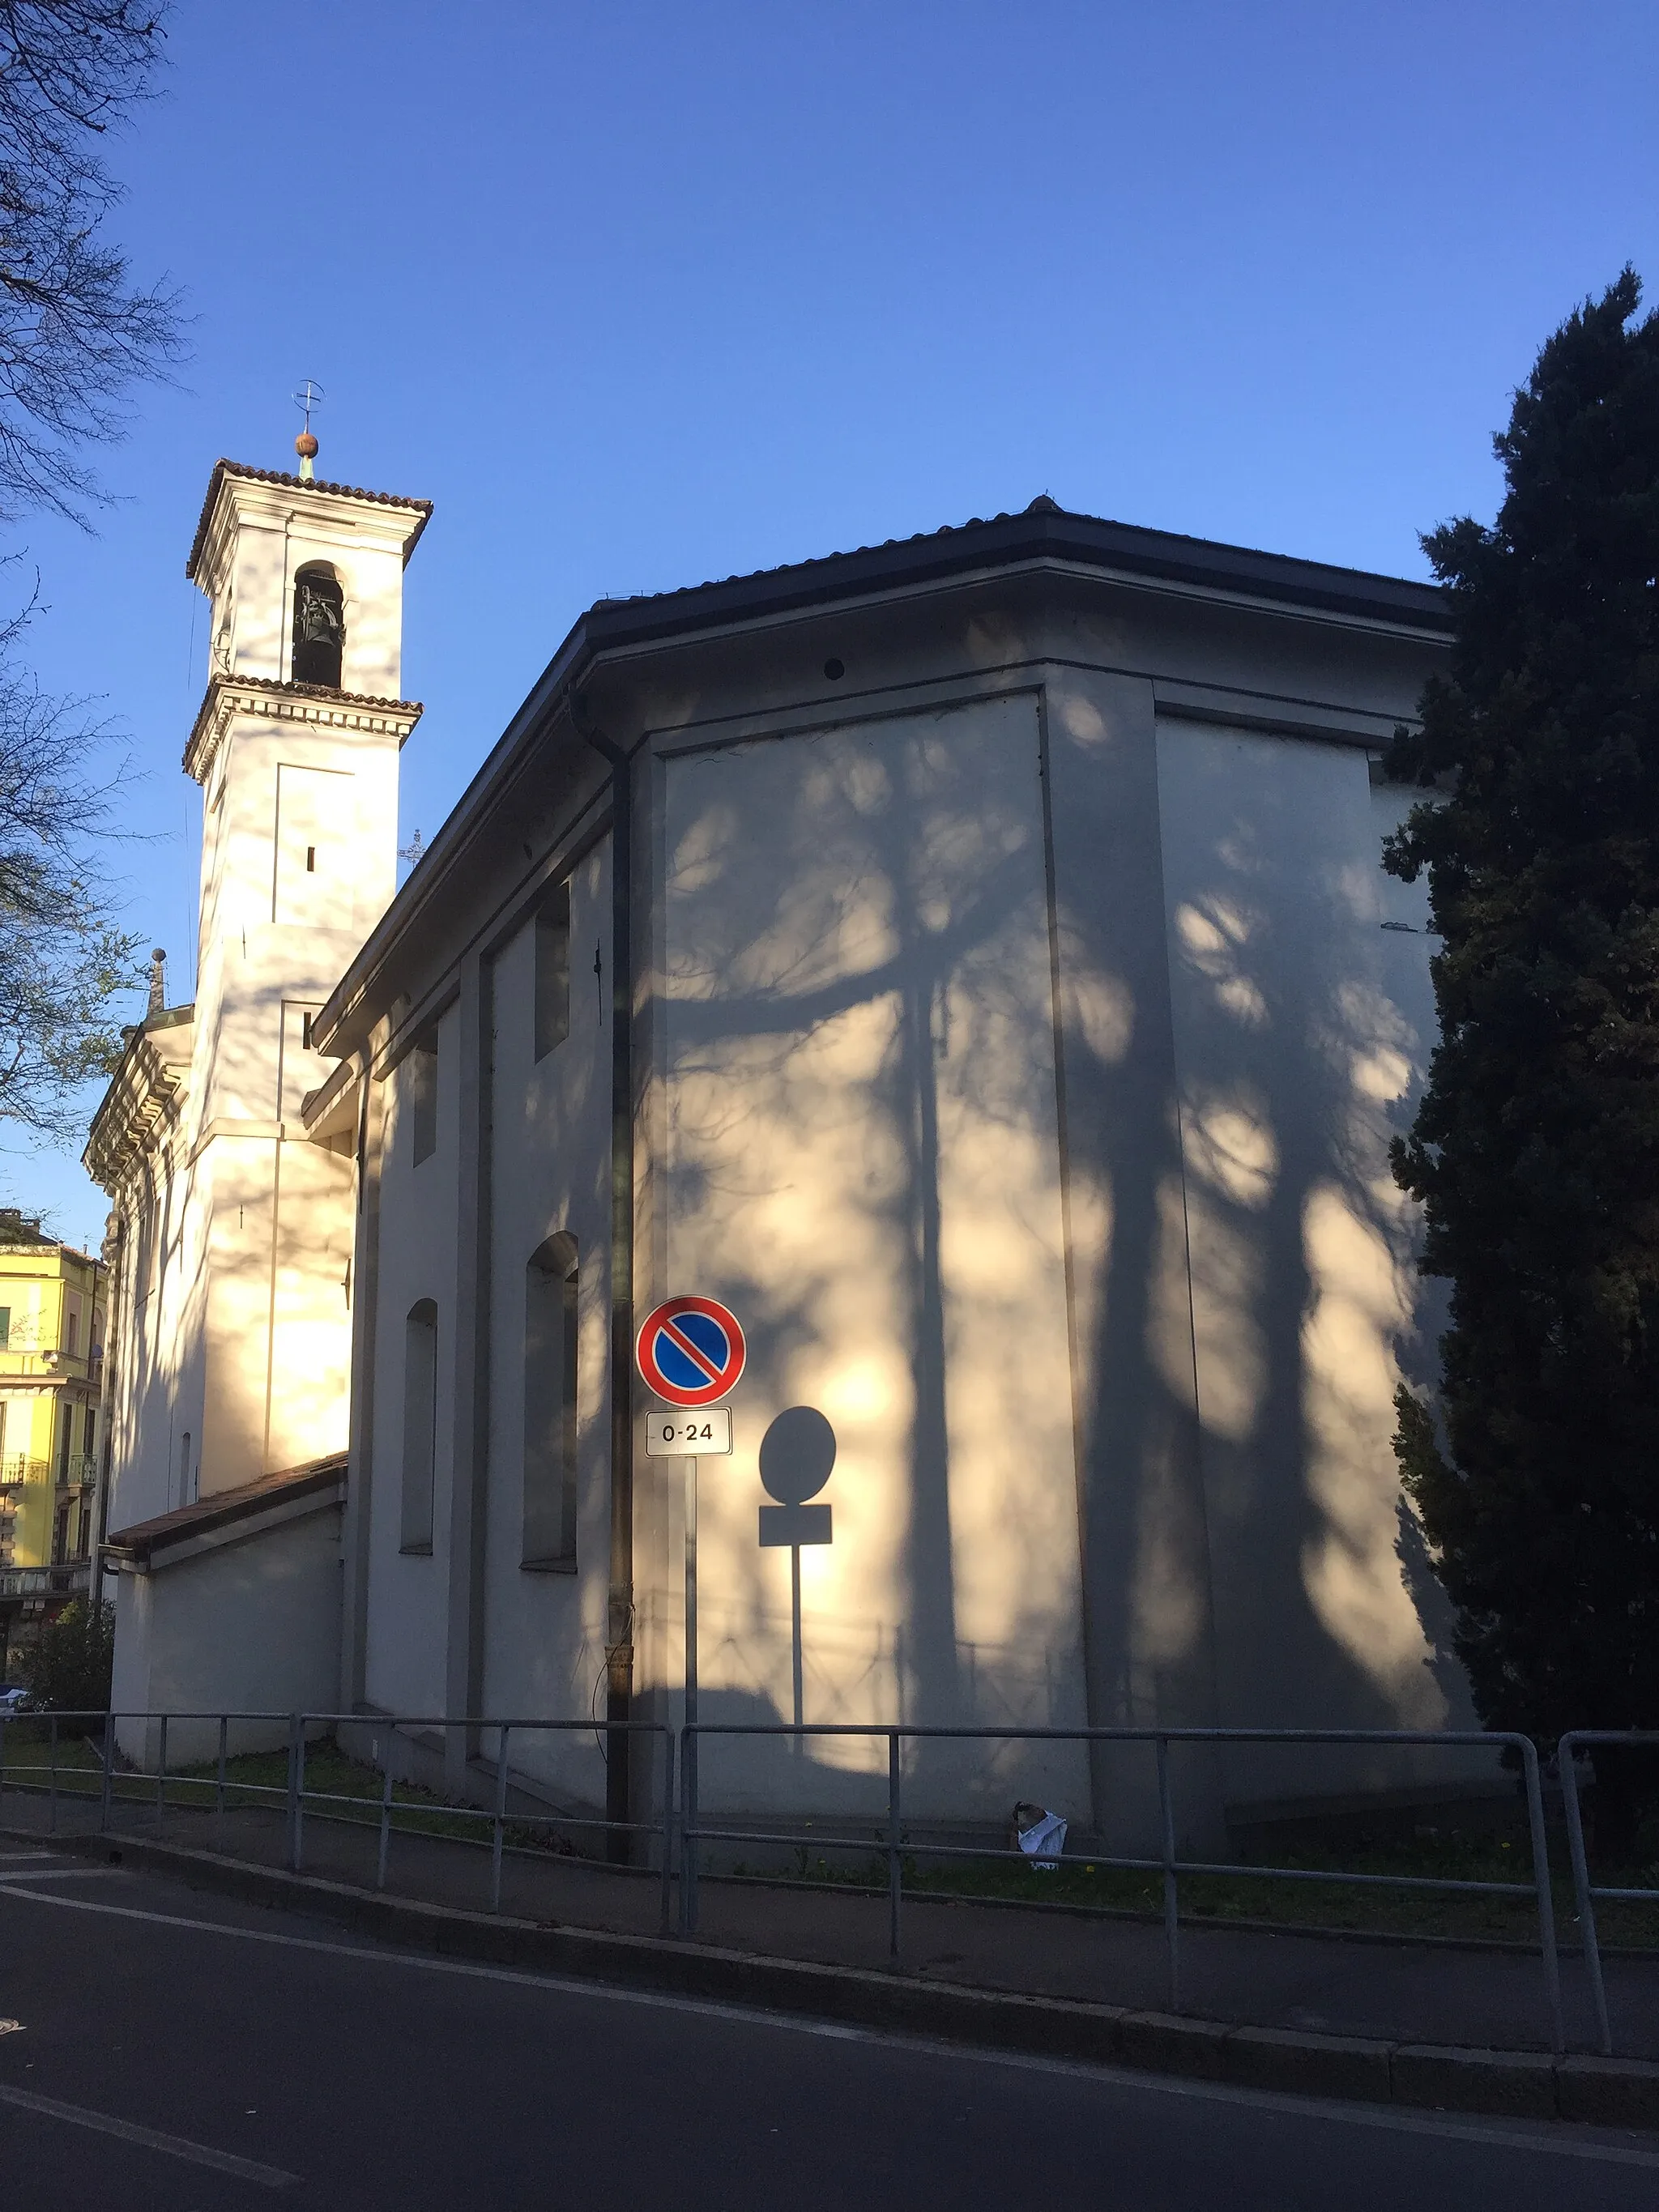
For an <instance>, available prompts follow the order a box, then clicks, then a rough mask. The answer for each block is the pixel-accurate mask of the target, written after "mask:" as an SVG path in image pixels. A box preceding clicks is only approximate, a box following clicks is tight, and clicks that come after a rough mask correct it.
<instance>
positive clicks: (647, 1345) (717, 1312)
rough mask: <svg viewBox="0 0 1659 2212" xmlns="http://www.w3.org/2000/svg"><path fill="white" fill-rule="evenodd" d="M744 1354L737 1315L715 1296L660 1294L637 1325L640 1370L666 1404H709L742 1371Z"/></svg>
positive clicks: (718, 1396)
mask: <svg viewBox="0 0 1659 2212" xmlns="http://www.w3.org/2000/svg"><path fill="white" fill-rule="evenodd" d="M747 1356H748V1354H747V1352H746V1349H745V1346H744V1340H743V1330H742V1329H741V1328H739V1326H738V1317H737V1316H736V1315H735V1314H734V1313H732V1311H731V1310H729V1308H727V1307H726V1306H723V1305H720V1304H718V1303H717V1302H716V1301H715V1300H714V1298H665V1299H664V1300H663V1303H662V1304H660V1305H659V1306H656V1307H653V1310H651V1312H650V1313H648V1314H647V1316H646V1317H645V1321H644V1322H643V1324H642V1325H641V1329H640V1334H639V1340H638V1342H637V1344H636V1345H635V1358H637V1359H638V1361H639V1364H640V1373H641V1375H642V1376H644V1377H645V1379H646V1382H647V1384H648V1385H649V1386H650V1388H651V1389H653V1390H654V1391H655V1392H656V1394H657V1395H658V1396H659V1398H666V1399H667V1401H668V1402H669V1404H670V1405H671V1406H709V1405H712V1404H713V1403H714V1400H715V1399H716V1398H723V1397H724V1396H725V1395H726V1392H727V1391H728V1390H730V1389H732V1388H733V1386H734V1385H735V1384H736V1383H737V1380H738V1376H740V1375H741V1374H742V1372H743V1363H744V1359H745V1358H747Z"/></svg>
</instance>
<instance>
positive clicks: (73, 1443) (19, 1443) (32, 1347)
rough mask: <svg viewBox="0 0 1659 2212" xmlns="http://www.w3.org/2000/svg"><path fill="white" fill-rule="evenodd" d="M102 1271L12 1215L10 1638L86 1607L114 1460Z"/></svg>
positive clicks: (6, 1514)
mask: <svg viewBox="0 0 1659 2212" xmlns="http://www.w3.org/2000/svg"><path fill="white" fill-rule="evenodd" d="M105 1323H106V1288H105V1271H104V1268H103V1266H102V1263H101V1262H100V1261H97V1260H94V1259H92V1258H90V1257H89V1256H88V1255H87V1254H86V1253H84V1252H77V1251H76V1249H75V1248H74V1247H73V1246H72V1245H69V1244H59V1243H56V1242H55V1241H54V1240H53V1239H52V1238H51V1237H44V1236H42V1234H41V1233H40V1224H39V1222H38V1221H31V1220H27V1219H26V1218H24V1217H23V1216H22V1215H21V1213H19V1212H17V1210H16V1209H15V1207H11V1206H0V1632H3V1646H4V1648H5V1650H7V1651H8V1652H9V1649H10V1647H11V1646H12V1644H15V1641H16V1640H17V1637H18V1634H19V1632H20V1630H21V1631H22V1632H25V1633H27V1630H28V1628H29V1626H30V1625H31V1624H32V1623H33V1622H34V1621H38V1620H40V1619H41V1618H43V1617H44V1616H46V1614H48V1613H52V1612H54V1611H56V1610H57V1609H58V1607H61V1606H62V1605H63V1604H64V1602H65V1601H67V1600H68V1599H69V1598H70V1597H72V1596H82V1595H85V1593H86V1590H87V1588H88V1581H89V1577H90V1562H91V1556H92V1546H93V1539H94V1528H95V1523H96V1518H97V1502H98V1468H99V1465H100V1460H101V1457H102V1453H103V1443H104V1438H103V1428H102V1416H101V1408H100V1401H101V1399H102V1395H103V1367H104V1342H105Z"/></svg>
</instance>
